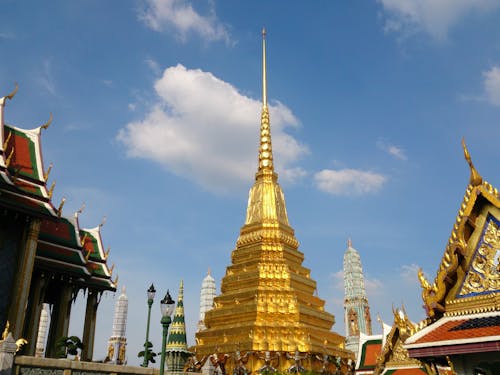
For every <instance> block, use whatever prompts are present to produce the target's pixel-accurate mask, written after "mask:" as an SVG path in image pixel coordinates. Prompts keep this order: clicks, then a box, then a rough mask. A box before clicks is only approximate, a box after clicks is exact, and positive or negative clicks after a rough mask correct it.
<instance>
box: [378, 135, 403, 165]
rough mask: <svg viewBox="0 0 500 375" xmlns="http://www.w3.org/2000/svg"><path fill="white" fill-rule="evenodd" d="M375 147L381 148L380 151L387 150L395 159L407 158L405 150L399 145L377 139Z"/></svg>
mask: <svg viewBox="0 0 500 375" xmlns="http://www.w3.org/2000/svg"><path fill="white" fill-rule="evenodd" d="M377 147H378V148H379V149H381V150H382V151H385V152H387V153H388V154H389V155H391V156H393V157H395V158H396V159H399V160H407V159H408V158H407V156H406V153H405V151H404V150H403V149H402V148H401V147H398V146H395V145H393V144H390V143H388V142H386V141H385V140H383V139H379V140H378V141H377Z"/></svg>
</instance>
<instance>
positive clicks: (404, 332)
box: [373, 308, 426, 375]
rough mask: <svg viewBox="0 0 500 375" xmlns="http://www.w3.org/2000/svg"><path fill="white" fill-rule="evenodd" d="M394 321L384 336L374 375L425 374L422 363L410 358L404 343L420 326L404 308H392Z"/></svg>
mask: <svg viewBox="0 0 500 375" xmlns="http://www.w3.org/2000/svg"><path fill="white" fill-rule="evenodd" d="M393 315H394V323H393V325H392V327H391V329H390V331H389V332H388V333H387V335H386V336H385V337H384V340H383V344H382V350H381V352H380V355H379V356H378V358H377V365H376V367H375V369H374V372H373V373H374V375H382V374H426V372H425V370H424V365H423V364H422V363H421V362H420V361H418V360H416V359H413V358H410V357H409V355H408V351H407V350H406V349H405V348H404V343H405V341H406V340H407V339H408V337H409V336H410V335H412V334H413V333H415V332H416V331H417V330H418V329H419V328H420V326H419V325H417V324H414V323H413V322H412V321H410V319H409V318H408V315H407V314H406V311H405V309H404V308H401V309H394V308H393Z"/></svg>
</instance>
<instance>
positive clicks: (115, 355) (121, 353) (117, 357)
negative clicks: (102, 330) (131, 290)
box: [107, 287, 128, 365]
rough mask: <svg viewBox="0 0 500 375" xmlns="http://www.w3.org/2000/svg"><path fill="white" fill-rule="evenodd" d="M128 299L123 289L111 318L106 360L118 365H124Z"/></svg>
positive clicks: (123, 288)
mask: <svg viewBox="0 0 500 375" xmlns="http://www.w3.org/2000/svg"><path fill="white" fill-rule="evenodd" d="M127 313H128V297H127V295H126V294H125V287H122V293H121V294H120V297H118V300H117V301H116V305H115V316H114V318H113V331H112V333H111V337H110V338H109V342H108V356H107V360H108V361H109V362H112V363H116V364H118V365H124V364H126V362H127V361H126V357H125V353H126V350H127V338H126V337H125V331H126V328H127Z"/></svg>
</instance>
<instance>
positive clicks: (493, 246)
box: [458, 216, 500, 297]
mask: <svg viewBox="0 0 500 375" xmlns="http://www.w3.org/2000/svg"><path fill="white" fill-rule="evenodd" d="M499 226H500V223H499V222H498V221H497V220H496V219H495V218H494V217H493V216H489V217H488V219H487V221H486V224H485V227H486V229H485V230H484V233H483V235H482V238H481V239H480V241H479V242H478V248H477V249H476V252H475V254H474V257H473V259H472V261H471V263H470V267H469V271H468V272H467V275H466V277H465V280H464V283H463V285H462V288H461V289H460V292H459V293H458V297H471V296H474V295H477V294H483V293H489V292H495V291H499V290H500V228H499Z"/></svg>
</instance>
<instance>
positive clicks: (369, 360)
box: [356, 333, 382, 374]
mask: <svg viewBox="0 0 500 375" xmlns="http://www.w3.org/2000/svg"><path fill="white" fill-rule="evenodd" d="M381 351H382V335H365V334H364V333H360V335H359V349H358V356H357V360H356V374H364V373H370V374H371V373H372V372H373V370H374V369H375V366H376V365H377V358H378V356H379V355H380V352H381ZM367 371H368V372H367Z"/></svg>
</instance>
